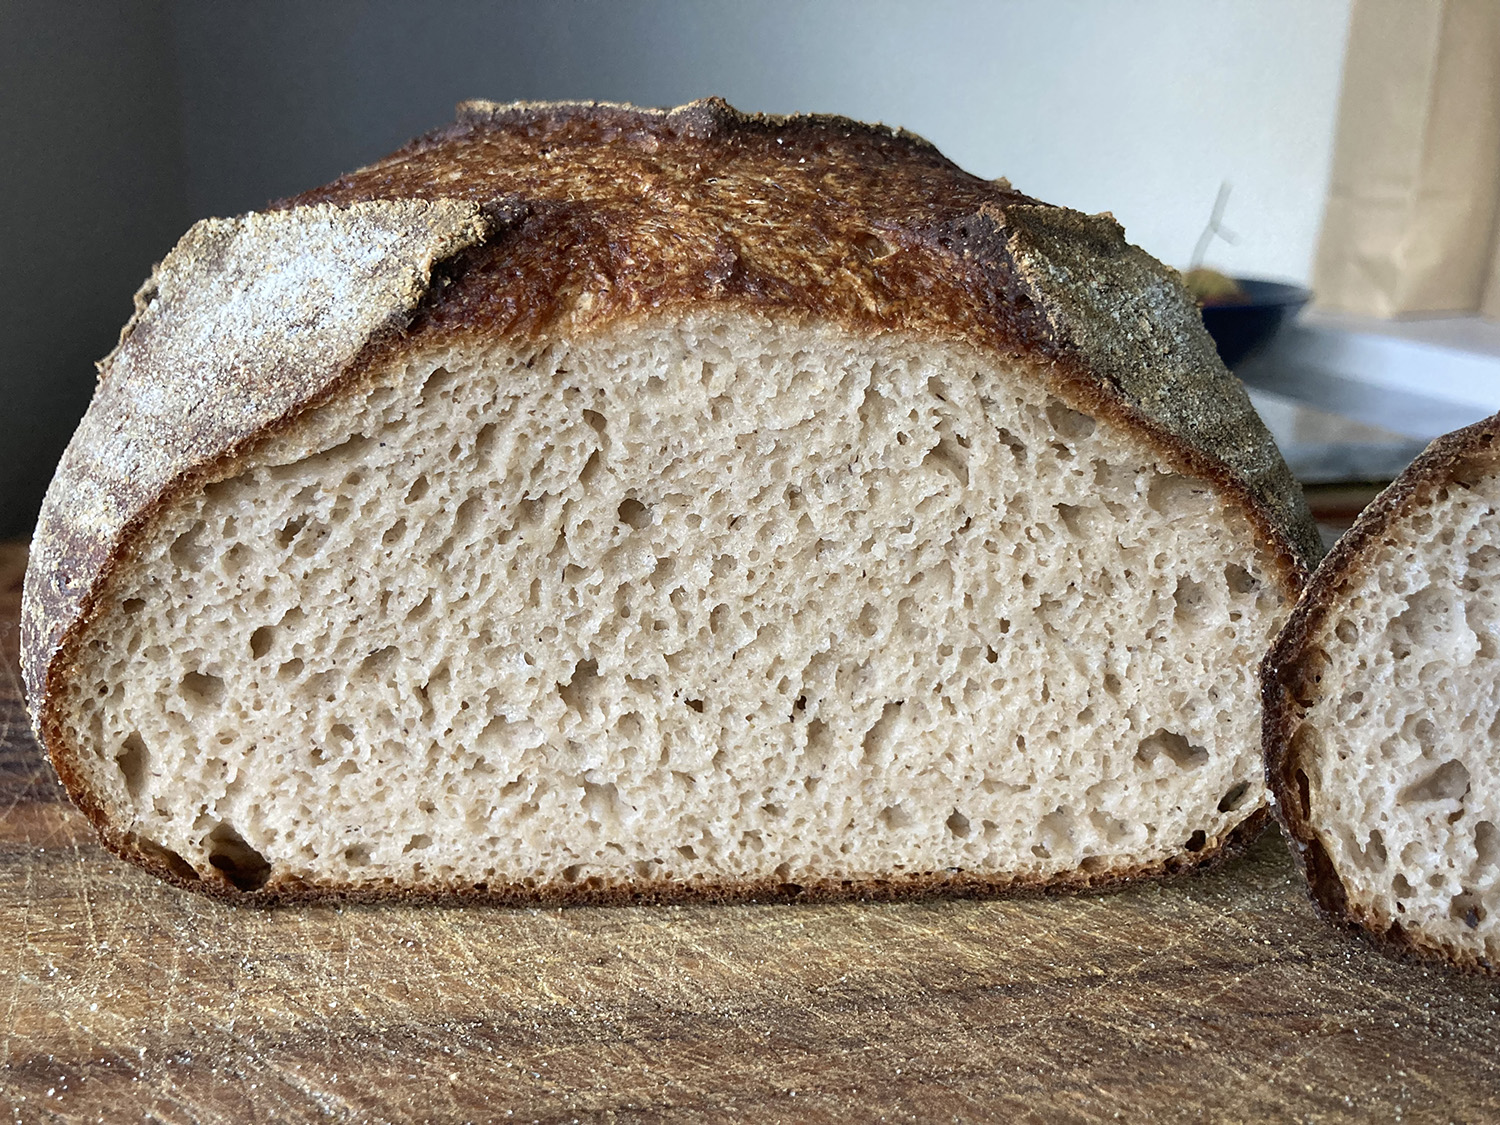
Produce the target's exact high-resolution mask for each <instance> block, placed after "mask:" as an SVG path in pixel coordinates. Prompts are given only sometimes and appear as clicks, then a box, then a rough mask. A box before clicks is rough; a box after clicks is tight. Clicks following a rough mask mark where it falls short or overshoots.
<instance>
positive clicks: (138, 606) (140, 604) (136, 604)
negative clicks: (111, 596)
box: [120, 598, 146, 613]
mask: <svg viewBox="0 0 1500 1125" xmlns="http://www.w3.org/2000/svg"><path fill="white" fill-rule="evenodd" d="M145 607H146V599H145V598H126V599H125V600H124V601H123V602H121V603H120V608H121V609H123V610H124V611H125V612H126V613H139V612H140V611H141V610H143V609H144V608H145Z"/></svg>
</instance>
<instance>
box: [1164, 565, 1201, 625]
mask: <svg viewBox="0 0 1500 1125" xmlns="http://www.w3.org/2000/svg"><path fill="white" fill-rule="evenodd" d="M1172 599H1173V601H1174V602H1176V604H1177V609H1176V611H1175V613H1174V614H1173V616H1174V617H1175V618H1176V620H1177V623H1178V624H1179V625H1198V624H1201V623H1202V622H1203V618H1204V615H1205V613H1206V612H1207V610H1208V592H1207V591H1206V590H1205V589H1204V588H1203V586H1202V585H1201V584H1200V583H1198V582H1194V581H1193V580H1192V579H1191V578H1189V577H1188V576H1187V575H1183V576H1182V577H1180V578H1178V579H1177V589H1176V590H1175V591H1174V592H1173V594H1172Z"/></svg>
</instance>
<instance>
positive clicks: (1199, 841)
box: [1186, 828, 1208, 852]
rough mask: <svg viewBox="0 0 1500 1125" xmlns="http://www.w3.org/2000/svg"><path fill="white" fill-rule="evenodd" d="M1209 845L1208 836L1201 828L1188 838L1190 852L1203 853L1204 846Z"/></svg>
mask: <svg viewBox="0 0 1500 1125" xmlns="http://www.w3.org/2000/svg"><path fill="white" fill-rule="evenodd" d="M1207 843H1208V836H1207V834H1206V833H1205V832H1204V831H1203V829H1201V828H1200V829H1198V831H1196V832H1194V833H1193V834H1192V835H1191V836H1189V837H1188V841H1187V845H1186V847H1187V850H1188V851H1190V852H1201V851H1202V850H1203V846H1204V845H1205V844H1207Z"/></svg>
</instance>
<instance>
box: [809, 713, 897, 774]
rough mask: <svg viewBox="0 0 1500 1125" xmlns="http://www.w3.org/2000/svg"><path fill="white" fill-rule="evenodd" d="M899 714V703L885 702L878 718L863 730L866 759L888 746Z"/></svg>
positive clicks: (878, 753)
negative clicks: (868, 727)
mask: <svg viewBox="0 0 1500 1125" xmlns="http://www.w3.org/2000/svg"><path fill="white" fill-rule="evenodd" d="M900 714H901V704H900V703H887V704H886V705H885V706H884V707H882V708H881V710H880V718H878V719H876V720H875V722H874V723H873V724H871V726H870V729H869V730H867V731H866V732H865V737H864V742H863V750H864V756H865V759H866V760H867V761H868V760H870V759H873V758H875V757H876V756H877V755H880V754H881V753H882V752H884V751H885V750H887V749H889V748H890V746H891V732H892V730H893V729H894V728H895V726H896V721H897V719H898V718H899V717H900ZM810 735H811V732H809V737H810Z"/></svg>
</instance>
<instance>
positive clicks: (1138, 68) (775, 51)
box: [174, 0, 1349, 280]
mask: <svg viewBox="0 0 1500 1125" xmlns="http://www.w3.org/2000/svg"><path fill="white" fill-rule="evenodd" d="M1348 14H1349V0H991V2H985V0H927V2H925V3H912V2H907V0H770V2H760V3H734V2H727V0H717V2H715V0H572V2H560V3H558V2H554V3H537V2H530V3H477V2H433V0H429V2H427V3H422V4H407V3H398V2H395V0H388V2H387V0H382V2H374V3H371V2H364V3H355V2H349V0H342V2H328V0H324V2H323V3H319V4H305V3H301V2H287V3H273V4H265V3H261V4H247V5H233V6H230V5H207V4H197V3H184V4H180V5H178V6H177V7H176V8H175V9H174V21H175V27H176V31H177V50H178V59H179V67H180V74H181V81H182V89H183V96H184V108H185V113H186V124H185V136H184V149H185V152H186V153H187V159H188V186H189V199H190V200H191V202H192V203H193V205H194V207H195V208H196V209H197V210H199V211H201V212H222V211H227V210H239V209H244V208H249V207H253V206H256V205H258V204H259V203H261V202H262V201H264V200H265V199H268V198H271V197H274V196H279V195H285V194H290V193H292V192H295V191H298V190H300V189H302V188H305V187H310V186H312V185H314V184H316V183H319V182H322V181H324V180H327V179H330V178H332V177H333V176H335V175H337V174H338V173H339V172H342V171H344V170H346V169H347V168H349V167H352V166H354V165H357V164H359V163H362V162H365V161H368V160H371V159H374V158H375V157H377V156H380V155H383V154H384V153H385V152H386V151H388V150H390V149H391V148H394V147H395V146H396V145H398V144H400V143H401V142H403V141H404V140H406V139H407V138H408V137H409V136H411V135H413V134H415V133H418V132H421V131H424V130H426V129H428V128H432V127H434V126H436V125H439V124H441V123H443V122H445V121H447V120H449V119H450V117H451V112H452V105H453V103H454V102H457V101H459V100H461V99H463V98H472V97H487V98H492V99H495V100H511V99H515V98H558V99H560V98H580V99H588V98H602V99H608V100H616V101H633V102H637V103H639V104H643V105H675V104H679V103H681V102H684V101H689V100H691V99H693V98H696V97H702V96H704V95H706V94H722V95H724V96H725V97H727V98H728V99H729V100H730V101H731V102H732V103H733V104H735V105H737V106H739V107H740V108H741V109H746V110H760V111H768V112H794V111H798V110H818V111H828V112H837V113H844V114H848V115H849V116H852V117H859V118H865V119H875V120H884V121H887V122H889V123H891V124H899V125H904V126H906V127H907V128H909V129H912V130H914V131H916V132H918V133H922V134H923V135H925V136H927V137H928V138H929V139H930V140H932V141H934V142H935V143H936V144H937V145H938V146H939V147H940V148H942V149H943V150H944V151H945V152H946V153H947V154H948V155H949V156H951V157H952V158H953V159H954V160H956V161H957V162H958V163H959V164H961V165H963V166H964V167H966V168H968V169H969V170H971V171H973V172H976V173H979V174H980V175H984V176H999V175H1005V176H1008V177H1009V178H1010V179H1011V180H1012V181H1013V182H1014V183H1015V185H1016V186H1017V187H1018V188H1020V189H1021V190H1023V191H1027V192H1030V193H1031V194H1034V195H1037V196H1039V197H1040V198H1043V199H1046V200H1049V201H1051V202H1056V203H1065V204H1068V205H1070V206H1073V207H1078V208H1081V209H1083V210H1086V211H1103V210H1108V211H1113V212H1114V214H1115V216H1116V217H1117V218H1119V219H1120V220H1121V221H1122V222H1123V223H1124V224H1125V227H1126V231H1127V233H1128V235H1129V236H1130V237H1131V238H1132V240H1134V241H1136V242H1138V243H1140V244H1141V245H1143V246H1144V247H1146V249H1148V250H1150V251H1151V252H1152V253H1154V254H1156V255H1157V256H1158V257H1161V258H1163V259H1165V260H1167V261H1169V262H1172V263H1173V264H1179V265H1181V264H1185V263H1186V261H1187V259H1188V257H1189V255H1190V254H1191V252H1192V249H1193V244H1194V242H1195V241H1196V239H1197V237H1198V234H1199V232H1200V231H1201V230H1202V228H1203V225H1204V223H1205V221H1206V220H1207V218H1208V213H1209V210H1210V208H1211V206H1212V204H1213V201H1214V196H1215V194H1216V192H1217V191H1218V188H1219V184H1220V183H1221V182H1222V181H1225V180H1227V181H1229V182H1230V183H1231V185H1232V194H1231V197H1230V201H1229V208H1228V213H1227V216H1226V225H1227V226H1229V227H1230V228H1231V229H1233V230H1234V231H1235V232H1237V233H1238V234H1239V235H1240V242H1239V243H1238V244H1237V245H1234V246H1228V245H1226V244H1224V243H1219V244H1217V245H1216V246H1215V248H1214V251H1213V254H1212V257H1211V260H1212V261H1214V262H1215V263H1217V264H1218V265H1220V266H1221V267H1222V268H1225V269H1228V270H1231V271H1233V272H1239V273H1250V274H1261V275H1267V276H1276V277H1286V278H1291V279H1294V280H1305V279H1306V278H1307V277H1308V275H1309V273H1310V269H1311V261H1312V255H1313V248H1314V243H1315V240H1316V236H1317V228H1318V222H1319V219H1320V217H1321V212H1322V204H1323V197H1324V194H1325V191H1326V188H1327V179H1328V167H1329V159H1330V154H1331V143H1332V133H1333V124H1334V117H1335V110H1336V103H1337V98H1338V88H1339V75H1340V68H1341V65H1342V60H1343V45H1344V36H1345V31H1346V27H1347V23H1348Z"/></svg>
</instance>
